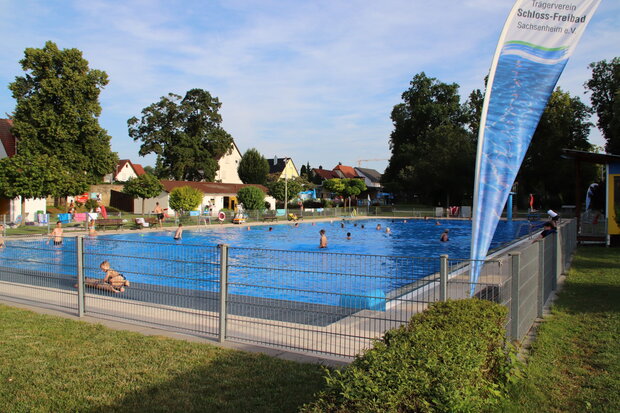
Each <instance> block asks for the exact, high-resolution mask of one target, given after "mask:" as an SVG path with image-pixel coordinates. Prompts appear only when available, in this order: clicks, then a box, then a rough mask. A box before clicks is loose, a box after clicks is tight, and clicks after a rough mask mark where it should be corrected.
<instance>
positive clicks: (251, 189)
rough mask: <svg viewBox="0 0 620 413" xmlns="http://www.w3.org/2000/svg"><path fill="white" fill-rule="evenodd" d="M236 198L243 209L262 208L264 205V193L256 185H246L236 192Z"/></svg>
mask: <svg viewBox="0 0 620 413" xmlns="http://www.w3.org/2000/svg"><path fill="white" fill-rule="evenodd" d="M237 199H238V200H239V202H241V203H243V206H244V208H245V209H248V210H255V209H262V208H263V207H264V206H265V193H264V192H263V191H261V189H260V188H258V187H256V186H246V187H243V188H241V189H239V191H238V192H237Z"/></svg>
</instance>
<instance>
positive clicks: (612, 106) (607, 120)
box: [584, 57, 620, 154]
mask: <svg viewBox="0 0 620 413" xmlns="http://www.w3.org/2000/svg"><path fill="white" fill-rule="evenodd" d="M590 69H592V78H591V79H590V80H588V81H587V82H586V84H585V85H584V86H585V87H586V88H587V89H589V90H590V92H591V95H590V101H591V102H592V107H593V108H594V110H595V111H596V114H597V116H598V122H597V126H598V128H599V129H600V130H601V132H603V137H604V138H605V140H606V141H607V144H606V145H605V150H606V151H607V152H609V153H614V154H620V57H615V58H614V59H613V60H612V61H611V62H607V61H606V60H601V61H600V62H595V63H591V64H590Z"/></svg>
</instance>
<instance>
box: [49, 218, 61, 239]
mask: <svg viewBox="0 0 620 413" xmlns="http://www.w3.org/2000/svg"><path fill="white" fill-rule="evenodd" d="M50 237H52V238H53V239H54V245H62V223H61V222H60V221H58V222H56V228H54V229H53V230H52V233H51V234H50Z"/></svg>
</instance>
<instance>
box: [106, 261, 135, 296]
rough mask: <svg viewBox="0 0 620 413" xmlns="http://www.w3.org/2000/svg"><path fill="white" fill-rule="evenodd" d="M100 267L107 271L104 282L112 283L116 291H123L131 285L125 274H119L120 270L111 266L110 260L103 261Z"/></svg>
mask: <svg viewBox="0 0 620 413" xmlns="http://www.w3.org/2000/svg"><path fill="white" fill-rule="evenodd" d="M99 268H101V269H102V270H103V272H105V277H103V282H104V283H107V284H110V285H111V286H112V288H113V289H114V292H121V293H122V292H123V291H125V287H129V281H127V279H126V278H125V276H124V275H123V274H119V272H118V271H116V270H113V269H112V268H110V262H109V261H108V260H105V261H103V262H102V263H101V264H100V265H99Z"/></svg>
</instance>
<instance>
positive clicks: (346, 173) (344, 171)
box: [334, 162, 363, 179]
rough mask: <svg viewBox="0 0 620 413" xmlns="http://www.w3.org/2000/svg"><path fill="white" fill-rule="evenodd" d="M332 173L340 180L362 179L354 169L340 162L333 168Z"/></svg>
mask: <svg viewBox="0 0 620 413" xmlns="http://www.w3.org/2000/svg"><path fill="white" fill-rule="evenodd" d="M334 172H335V173H336V174H337V175H338V178H340V179H359V178H363V177H361V176H359V175H358V174H357V172H356V171H355V168H353V167H351V166H346V165H343V164H342V163H341V162H339V163H338V166H336V167H335V168H334Z"/></svg>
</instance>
